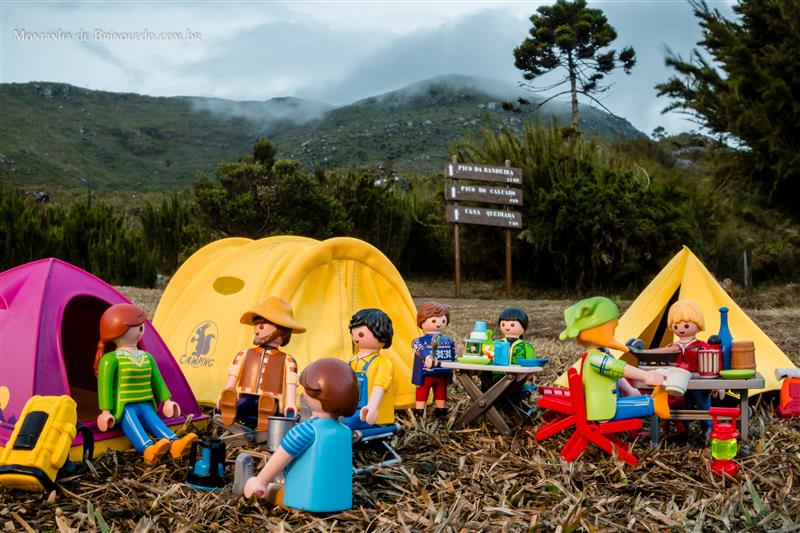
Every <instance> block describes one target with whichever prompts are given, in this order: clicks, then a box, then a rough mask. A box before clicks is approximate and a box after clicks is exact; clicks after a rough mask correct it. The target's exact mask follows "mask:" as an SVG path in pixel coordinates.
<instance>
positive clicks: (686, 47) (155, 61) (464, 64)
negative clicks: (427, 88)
mask: <svg viewBox="0 0 800 533" xmlns="http://www.w3.org/2000/svg"><path fill="white" fill-rule="evenodd" d="M549 3H552V2H439V3H431V2H386V3H376V2H328V3H322V2H285V3H284V2H263V1H249V2H171V3H170V2H131V1H118V2H105V3H100V2H31V1H27V2H13V1H9V0H0V32H2V34H0V82H28V81H58V82H66V83H71V84H74V85H78V86H81V87H88V88H91V89H102V90H108V91H124V92H137V93H142V94H148V95H154V96H173V95H191V96H214V97H220V98H229V99H235V100H265V99H269V98H272V97H275V96H298V97H304V98H312V99H316V100H321V101H324V102H327V103H330V104H334V105H340V104H346V103H350V102H353V101H355V100H358V99H360V98H363V97H366V96H371V95H375V94H379V93H383V92H386V91H390V90H393V89H398V88H401V87H404V86H406V85H408V84H409V83H413V82H416V81H420V80H423V79H426V78H430V77H433V76H436V75H440V74H466V75H479V76H484V77H489V78H495V79H498V80H502V81H506V82H508V83H510V84H514V83H516V82H517V81H520V80H522V77H521V73H520V71H518V70H517V69H516V68H515V67H514V59H513V49H514V47H515V46H517V45H519V44H520V43H521V42H522V41H523V40H524V39H525V37H526V36H527V35H528V33H527V32H528V30H529V29H530V21H529V20H528V18H529V17H530V15H531V14H533V13H534V12H535V10H536V8H537V7H538V6H540V5H542V4H549ZM709 4H711V5H712V6H713V7H715V8H718V9H719V10H720V11H722V12H723V13H724V14H726V15H728V16H733V12H732V10H731V6H732V2H727V1H726V2H723V1H718V2H714V1H709ZM590 6H591V7H595V8H600V9H602V10H603V11H604V12H605V14H606V16H607V17H608V19H609V22H610V23H611V24H612V25H613V26H614V27H615V28H616V29H617V33H618V38H617V40H616V41H615V43H614V47H615V48H617V49H619V48H621V47H622V46H625V45H632V46H633V47H634V48H635V50H636V55H637V65H636V67H635V68H634V70H633V73H632V74H631V75H630V76H626V75H624V74H622V73H620V74H615V75H614V76H613V77H612V81H613V82H614V83H615V84H614V87H613V88H612V91H611V94H609V95H607V96H604V103H605V104H606V105H607V106H608V107H609V108H610V109H611V110H613V111H614V112H615V113H617V114H618V115H620V116H623V117H625V118H627V119H628V120H629V121H630V122H631V123H633V125H634V126H636V127H637V128H639V129H640V130H642V131H644V132H645V133H649V132H651V131H652V130H653V128H655V127H656V126H658V125H662V126H664V127H666V128H667V130H669V131H670V132H673V133H675V132H679V131H685V130H688V129H691V128H693V127H695V126H694V124H693V123H691V122H688V121H687V120H686V119H685V118H683V117H682V116H680V115H677V114H674V113H672V114H668V115H662V114H661V112H660V111H661V109H663V107H664V106H665V105H666V103H667V102H666V100H664V99H658V98H656V93H655V90H654V89H653V86H654V85H655V84H656V83H658V82H660V81H664V80H666V79H667V78H668V77H669V75H670V72H669V70H668V69H667V68H666V67H665V66H664V57H665V56H666V54H667V52H666V51H667V48H669V49H671V50H672V51H673V52H675V53H678V54H680V55H682V56H684V57H686V56H688V54H689V52H690V51H691V49H692V48H693V47H694V46H695V44H696V42H697V41H698V40H699V39H700V29H699V26H698V24H697V21H696V19H695V18H694V16H693V15H692V13H691V8H690V6H689V5H688V3H687V2H685V1H684V0H676V1H673V0H649V1H647V0H639V1H633V0H606V1H590ZM81 31H83V33H81ZM44 32H50V34H49V39H48V36H46V35H43V33H44Z"/></svg>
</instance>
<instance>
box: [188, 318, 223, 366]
mask: <svg viewBox="0 0 800 533" xmlns="http://www.w3.org/2000/svg"><path fill="white" fill-rule="evenodd" d="M218 338H219V333H218V330H217V325H216V324H215V323H214V322H211V321H210V320H207V321H205V322H200V323H199V324H197V325H196V326H195V327H194V328H192V333H191V334H190V335H189V338H188V339H187V341H186V348H185V349H184V352H183V355H182V356H181V358H180V364H182V365H189V366H191V367H193V368H198V367H202V366H208V367H210V366H213V365H214V359H213V358H212V356H213V355H214V351H215V350H216V349H217V340H218Z"/></svg>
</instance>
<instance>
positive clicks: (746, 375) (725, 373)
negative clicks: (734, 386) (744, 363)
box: [719, 368, 756, 379]
mask: <svg viewBox="0 0 800 533" xmlns="http://www.w3.org/2000/svg"><path fill="white" fill-rule="evenodd" d="M719 375H720V376H722V377H723V378H725V379H750V378H752V377H753V376H755V375H756V371H755V370H753V369H752V368H735V369H731V370H720V372H719Z"/></svg>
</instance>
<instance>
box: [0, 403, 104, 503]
mask: <svg viewBox="0 0 800 533" xmlns="http://www.w3.org/2000/svg"><path fill="white" fill-rule="evenodd" d="M77 420H78V411H77V404H76V403H75V400H73V399H72V398H70V397H69V396H33V397H32V398H31V399H29V400H28V402H27V403H26V404H25V407H24V408H23V409H22V413H21V414H20V417H19V420H18V421H17V423H16V424H15V425H14V431H13V433H11V438H10V439H9V440H8V442H7V443H6V446H5V448H3V449H2V452H0V485H3V486H5V487H9V488H17V489H24V490H32V491H36V492H41V491H45V490H51V489H54V488H55V480H56V476H57V475H58V472H59V470H61V469H62V467H64V466H65V464H67V457H68V456H69V450H70V448H71V447H72V441H73V440H74V439H75V435H76V433H77V432H78V431H80V432H81V435H82V436H83V459H84V461H86V460H88V459H91V457H92V454H93V453H94V436H93V435H92V432H91V430H89V428H87V427H84V426H81V425H79V424H76V423H77ZM70 466H71V463H70Z"/></svg>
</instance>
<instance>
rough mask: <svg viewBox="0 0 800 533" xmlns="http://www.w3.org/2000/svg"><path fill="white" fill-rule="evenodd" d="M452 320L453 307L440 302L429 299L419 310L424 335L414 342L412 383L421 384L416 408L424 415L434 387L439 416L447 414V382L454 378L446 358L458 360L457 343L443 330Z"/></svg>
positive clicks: (419, 320) (418, 387)
mask: <svg viewBox="0 0 800 533" xmlns="http://www.w3.org/2000/svg"><path fill="white" fill-rule="evenodd" d="M449 323H450V309H449V308H448V307H447V306H446V305H443V304H440V303H437V302H425V303H424V304H422V305H421V306H420V307H419V309H418V310H417V326H419V327H420V329H422V337H418V338H416V339H414V340H413V341H412V342H411V348H412V349H413V350H414V369H413V371H412V373H411V383H413V384H414V385H416V386H417V394H416V400H417V403H416V411H417V413H418V414H422V413H424V411H425V404H426V403H427V401H428V395H429V394H430V390H431V389H433V399H434V401H435V403H436V410H435V411H434V413H435V414H436V416H443V415H445V414H447V408H446V407H445V404H446V402H447V384H448V383H450V381H452V379H453V371H452V370H450V369H447V368H442V366H441V362H442V361H454V360H455V356H456V344H455V342H454V341H453V339H451V338H449V337H445V336H444V335H442V334H441V331H442V330H443V329H444V328H445V327H446V326H447V325H448V324H449Z"/></svg>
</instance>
